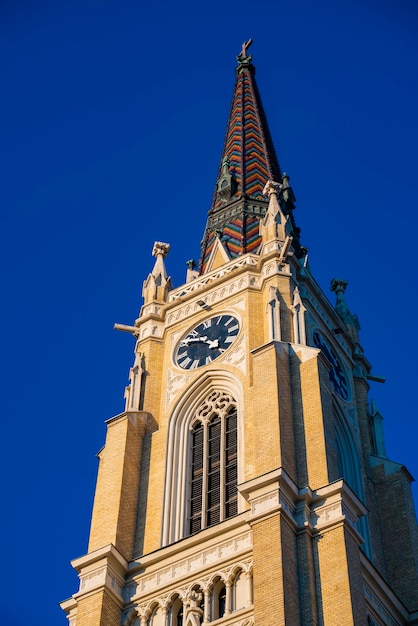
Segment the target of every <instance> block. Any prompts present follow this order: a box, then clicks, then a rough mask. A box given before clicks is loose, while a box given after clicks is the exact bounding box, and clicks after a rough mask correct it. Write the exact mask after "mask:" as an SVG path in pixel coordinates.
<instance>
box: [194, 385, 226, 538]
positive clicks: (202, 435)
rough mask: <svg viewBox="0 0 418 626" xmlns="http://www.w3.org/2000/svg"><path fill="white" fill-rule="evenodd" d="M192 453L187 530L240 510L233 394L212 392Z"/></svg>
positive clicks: (200, 418)
mask: <svg viewBox="0 0 418 626" xmlns="http://www.w3.org/2000/svg"><path fill="white" fill-rule="evenodd" d="M190 456H191V464H190V465H191V469H190V495H189V505H188V522H187V529H186V532H187V534H193V533H195V532H197V531H199V530H201V529H203V528H207V527H209V526H212V525H213V524H216V523H218V522H221V521H223V520H225V519H229V518H230V517H233V516H234V515H236V514H237V513H238V502H237V482H238V465H237V461H238V459H237V408H236V403H235V401H234V399H233V398H232V397H231V396H230V395H228V394H225V393H223V392H216V391H215V392H212V393H211V394H209V396H208V397H207V398H206V400H205V401H204V402H203V403H202V405H201V406H200V407H199V409H198V411H197V412H196V416H195V420H194V421H193V423H192V427H191V432H190Z"/></svg>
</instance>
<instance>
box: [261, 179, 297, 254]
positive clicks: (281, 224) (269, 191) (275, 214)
mask: <svg viewBox="0 0 418 626" xmlns="http://www.w3.org/2000/svg"><path fill="white" fill-rule="evenodd" d="M282 188H283V185H282V184H281V183H276V182H275V181H273V180H268V181H267V183H266V185H265V187H264V190H263V194H264V195H265V196H268V198H269V205H268V208H267V212H266V215H265V217H264V219H263V220H261V221H260V235H261V236H262V238H263V244H267V243H269V242H272V241H277V242H281V243H280V246H279V248H280V249H281V248H282V245H283V243H284V242H285V241H286V239H287V238H288V237H290V235H291V228H290V223H289V222H288V218H287V217H286V216H285V214H284V213H283V211H282V208H281V204H280V200H279V193H280V192H281V190H282Z"/></svg>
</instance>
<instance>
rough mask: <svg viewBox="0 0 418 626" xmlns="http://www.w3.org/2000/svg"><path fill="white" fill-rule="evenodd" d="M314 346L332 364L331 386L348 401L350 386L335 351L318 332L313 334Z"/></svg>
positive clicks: (330, 372)
mask: <svg viewBox="0 0 418 626" xmlns="http://www.w3.org/2000/svg"><path fill="white" fill-rule="evenodd" d="M313 340H314V344H315V346H316V347H317V348H319V349H320V350H321V352H322V354H323V355H324V357H325V358H326V360H327V361H328V363H329V364H330V366H331V368H330V371H329V379H330V382H331V385H332V386H333V387H334V389H335V391H336V393H338V395H339V396H340V397H341V398H342V399H343V400H347V398H348V384H347V380H346V378H345V375H344V370H343V368H342V366H341V363H340V361H339V359H338V357H337V355H336V353H335V350H333V348H331V346H330V345H329V343H328V342H327V341H326V340H325V339H324V337H323V336H322V335H321V334H320V333H319V332H317V331H315V332H314V334H313Z"/></svg>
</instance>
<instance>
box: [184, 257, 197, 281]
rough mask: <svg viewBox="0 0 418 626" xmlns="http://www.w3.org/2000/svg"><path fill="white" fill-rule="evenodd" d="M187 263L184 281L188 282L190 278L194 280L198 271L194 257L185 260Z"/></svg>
mask: <svg viewBox="0 0 418 626" xmlns="http://www.w3.org/2000/svg"><path fill="white" fill-rule="evenodd" d="M186 265H187V273H186V283H189V282H190V281H191V280H194V279H195V278H197V277H198V276H199V272H198V271H197V270H196V269H195V268H196V261H195V260H194V259H189V261H187V262H186Z"/></svg>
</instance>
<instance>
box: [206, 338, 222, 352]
mask: <svg viewBox="0 0 418 626" xmlns="http://www.w3.org/2000/svg"><path fill="white" fill-rule="evenodd" d="M205 343H207V344H208V346H209V348H210V349H211V350H213V349H214V348H219V339H214V340H213V341H211V340H210V339H208V340H207V341H205Z"/></svg>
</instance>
